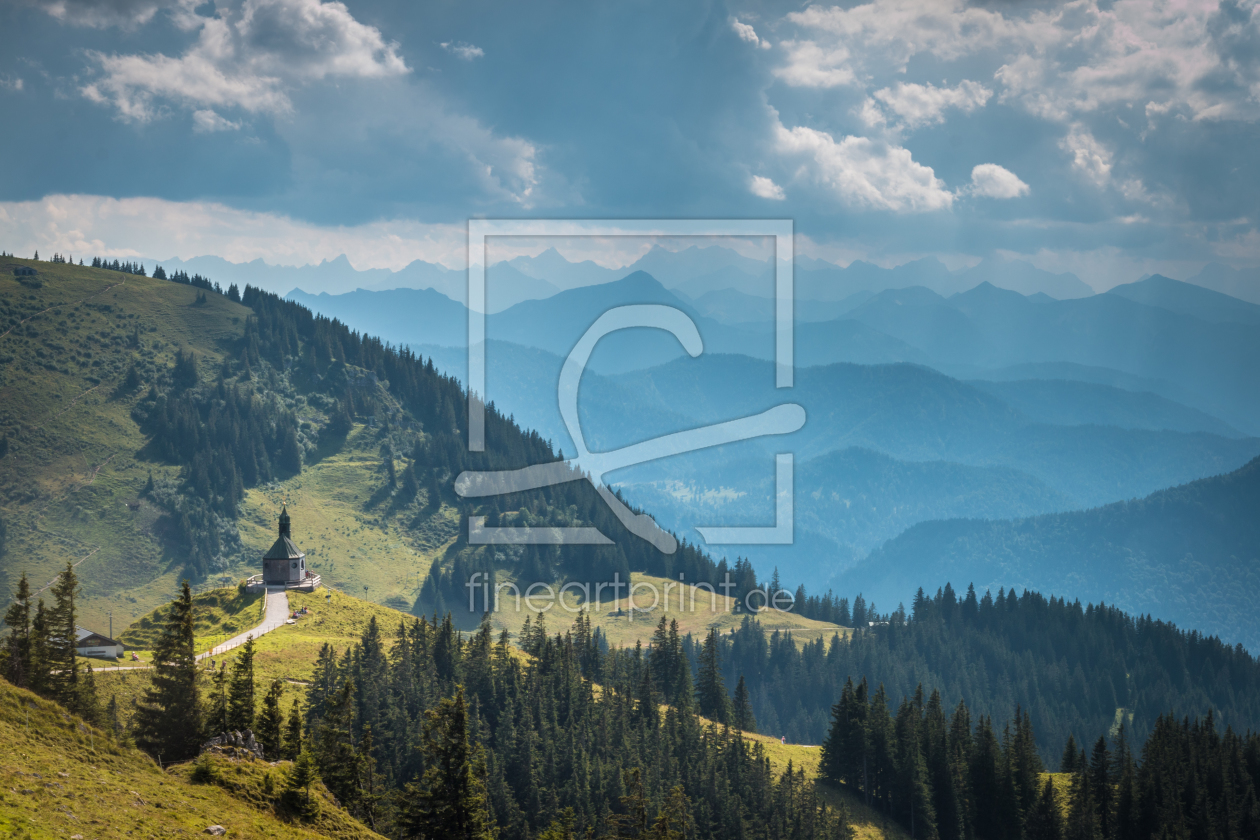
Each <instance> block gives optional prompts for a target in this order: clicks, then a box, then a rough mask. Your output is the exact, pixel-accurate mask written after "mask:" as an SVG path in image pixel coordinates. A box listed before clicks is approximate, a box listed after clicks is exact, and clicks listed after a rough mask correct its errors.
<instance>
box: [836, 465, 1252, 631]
mask: <svg viewBox="0 0 1260 840" xmlns="http://www.w3.org/2000/svg"><path fill="white" fill-rule="evenodd" d="M1257 510H1260V460H1256V461H1252V462H1250V463H1249V464H1247V465H1246V466H1244V467H1242V468H1241V469H1239V470H1236V471H1234V472H1232V473H1229V474H1227V475H1221V476H1217V477H1214V478H1205V479H1202V480H1200V481H1194V482H1191V483H1189V484H1185V485H1183V486H1180V487H1173V488H1170V489H1168V490H1161V491H1160V492H1158V493H1154V494H1152V495H1150V496H1148V497H1146V498H1144V499H1138V500H1134V501H1131V502H1119V503H1116V504H1112V505H1106V506H1105V507H1100V508H1096V509H1094V510H1087V511H1074V512H1071V513H1060V514H1048V515H1044V516H1037V517H1032V518H1029V519H1021V520H1015V521H1003V522H981V521H965V520H953V521H946V522H926V523H922V524H920V525H916V526H915V527H913V528H911V529H909V530H908V531H906V533H904V534H902V535H901V536H900V537H897V538H896V539H894V540H890V541H889V542H888V543H887V544H886V545H884V546H883V548H881V549H879V550H877V551H875V552H873V553H872V554H871V556H870V557H869V558H867V559H866V560H865V561H863V562H862V563H861V564H860V565H858V566H857V567H856V568H854V569H852V570H851V571H849V572H847V573H845V574H844V575H843V576H841V578H840V585H841V586H842V587H843V589H844V591H849V592H857V591H861V592H864V593H866V595H867V596H868V597H874V598H877V599H879V600H880V601H891V600H893V599H899V598H904V597H907V595H908V594H909V593H911V592H913V591H914V590H915V589H916V588H917V587H919V586H923V585H939V583H940V582H941V581H944V580H968V581H974V582H975V584H976V586H977V587H978V588H982V589H983V588H989V589H995V590H996V589H997V588H998V587H1000V586H1005V587H1007V588H1019V589H1023V588H1031V589H1038V590H1042V591H1063V592H1070V593H1072V594H1073V596H1074V597H1078V598H1081V599H1087V600H1092V601H1106V602H1107V603H1109V604H1115V605H1116V606H1118V607H1120V608H1122V609H1124V610H1126V611H1127V612H1130V613H1134V614H1143V613H1151V614H1154V615H1155V616H1157V617H1159V618H1163V619H1165V620H1168V621H1174V622H1176V623H1178V624H1180V625H1182V626H1185V627H1193V628H1196V629H1198V630H1200V631H1202V632H1204V633H1209V634H1217V635H1219V636H1221V638H1223V639H1225V640H1227V641H1228V642H1231V643H1233V642H1241V643H1242V644H1244V645H1246V646H1247V647H1248V648H1249V649H1250V650H1260V621H1258V620H1257V613H1256V609H1255V605H1256V603H1257V601H1258V599H1260V517H1257V516H1256V511H1257Z"/></svg>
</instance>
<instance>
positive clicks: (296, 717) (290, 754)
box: [284, 697, 302, 759]
mask: <svg viewBox="0 0 1260 840" xmlns="http://www.w3.org/2000/svg"><path fill="white" fill-rule="evenodd" d="M301 752H302V707H301V705H300V703H299V701H298V699H297V698H296V697H294V698H293V706H292V707H290V709H289V720H288V723H286V724H285V730H284V757H285V758H291V759H296V758H297V756H298V755H299V754H300V753H301Z"/></svg>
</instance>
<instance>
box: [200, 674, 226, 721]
mask: <svg viewBox="0 0 1260 840" xmlns="http://www.w3.org/2000/svg"><path fill="white" fill-rule="evenodd" d="M209 700H210V704H209V705H208V706H207V707H206V718H205V721H206V731H207V732H214V733H223V732H227V731H229V730H228V670H227V663H226V662H224V663H223V666H222V667H220V668H216V669H215V670H214V675H213V676H211V677H210V697H209Z"/></svg>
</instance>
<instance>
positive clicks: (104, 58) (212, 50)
mask: <svg viewBox="0 0 1260 840" xmlns="http://www.w3.org/2000/svg"><path fill="white" fill-rule="evenodd" d="M197 21H198V25H199V26H200V30H201V31H200V34H199V37H198V39H197V41H196V43H195V44H194V45H193V46H192V47H191V48H190V49H189V50H188V51H187V52H185V53H184V54H183V55H181V56H179V57H178V58H172V57H170V56H167V55H163V54H160V53H159V54H152V55H105V54H103V53H99V52H97V53H91V56H92V58H93V60H94V61H95V62H96V64H97V65H98V67H99V69H100V78H98V79H96V80H94V81H92V82H90V83H89V84H87V85H85V86H84V87H83V94H84V95H85V96H87V97H88V98H89V99H91V100H93V101H95V102H101V103H107V104H110V105H112V106H113V107H114V108H116V109H117V111H118V113H119V114H120V115H121V116H123V117H125V118H128V119H133V120H138V121H144V120H148V119H151V118H152V117H153V116H154V115H155V114H156V113H157V112H158V109H159V107H160V105H161V103H162V102H163V101H169V102H172V103H175V104H178V105H182V106H188V107H193V108H197V109H199V110H206V109H215V108H240V109H242V110H245V111H249V112H253V113H272V114H276V113H283V112H286V111H288V110H289V109H290V108H291V101H290V98H289V92H290V91H291V90H292V89H293V88H294V87H295V86H298V85H302V84H306V83H309V82H312V81H318V80H321V79H325V78H329V77H341V78H380V77H386V76H397V75H400V74H403V73H407V72H408V68H407V66H406V64H405V63H404V62H403V60H402V58H401V57H399V55H398V52H397V49H398V45H397V44H393V43H388V42H386V41H385V39H384V37H383V36H382V35H381V33H380V30H378V29H376V27H373V26H367V25H365V24H362V23H360V22H359V21H357V20H355V19H354V17H353V16H352V15H351V14H350V11H349V10H348V9H347V8H346V7H345V5H344V4H342V3H337V2H329V3H323V2H320V0H246V2H245V3H244V5H243V6H242V7H241V9H240V10H239V11H236V12H224V13H222V14H221V15H220V16H218V17H215V18H203V17H198V18H197ZM202 123H204V118H203V120H202ZM199 124H201V123H199Z"/></svg>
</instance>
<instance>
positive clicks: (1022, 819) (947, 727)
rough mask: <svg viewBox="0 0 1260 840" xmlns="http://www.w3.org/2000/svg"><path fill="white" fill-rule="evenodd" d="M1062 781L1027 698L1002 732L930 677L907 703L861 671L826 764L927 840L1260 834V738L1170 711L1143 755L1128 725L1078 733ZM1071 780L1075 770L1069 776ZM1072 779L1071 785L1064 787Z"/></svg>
mask: <svg viewBox="0 0 1260 840" xmlns="http://www.w3.org/2000/svg"><path fill="white" fill-rule="evenodd" d="M1060 763H1061V765H1062V766H1061V770H1062V771H1063V773H1064V774H1065V775H1066V779H1065V780H1064V781H1066V782H1067V784H1066V785H1062V784H1061V786H1059V787H1056V785H1055V782H1054V780H1053V779H1052V778H1050V777H1049V776H1046V775H1044V770H1045V768H1044V766H1043V764H1042V761H1041V758H1040V757H1039V756H1038V754H1037V749H1036V746H1035V737H1034V735H1033V731H1032V723H1031V720H1030V717H1029V715H1028V714H1027V713H1026V712H1024V711H1023V710H1021V709H1019V708H1018V707H1017V708H1016V710H1015V714H1014V717H1013V718H1012V720H1011V722H1010V723H1008V724H1007V725H1006V726H1004V727H1003V728H1002V730H1001V733H1000V737H999V734H998V732H997V731H995V729H994V726H993V723H992V720H991V718H989V717H987V716H979V717H978V718H975V719H973V717H972V714H971V712H970V711H969V710H968V708H967V705H966V704H965V703H962V702H959V703H958V705H957V706H956V707H955V708H954V710H953V711H952V713H951V712H949V711H948V710H947V709H946V708H945V706H944V704H943V703H942V700H941V695H940V692H938V691H933V692H932V693H931V696H930V697H928V698H927V699H926V700H925V699H924V692H923V688H922V686H919V687H918V688H917V689H916V690H915V692H914V695H913V696H912V697H903V698H902V700H901V702H900V703H899V705H898V706H897V709H896V712H895V713H894V712H893V711H892V710H891V708H890V697H889V695H888V693H887V692H886V691H885V689H884V686H883V685H880V686H879V687H878V688H877V689H876V690H874V691H871V689H870V687H869V685H868V684H867V681H866V680H865V679H862V680H860V681H859V682H858V683H856V684H855V683H854V682H853V680H851V679H850V680H847V681H846V682H845V686H844V689H843V691H842V692H841V695H840V700H839V702H837V703H836V704H835V705H834V706H833V707H832V723H831V727H830V730H829V732H828V734H827V739H826V741H825V742H824V743H823V747H822V760H821V765H820V773H821V775H822V776H823V777H824V778H826V779H829V780H830V781H832V782H835V783H837V784H842V785H844V786H846V787H848V788H850V789H852V790H854V791H856V792H857V793H859V794H860V795H861V796H862V797H863V798H864V800H865V801H866V803H867V804H869V805H872V806H873V807H877V808H879V809H880V810H882V811H883V812H885V813H887V814H889V815H890V816H893V817H895V818H896V819H897V821H898V822H899V823H900V824H901V825H902V826H904V827H905V828H906V829H907V830H908V831H909V832H910V835H911V837H916V838H925V840H964V839H965V838H975V840H998V839H999V838H1002V840H1148V838H1161V840H1162V838H1173V837H1177V838H1187V840H1191V839H1192V840H1234V839H1235V838H1237V840H1242V838H1248V837H1258V836H1260V800H1258V799H1257V787H1258V786H1260V735H1257V734H1255V733H1250V732H1249V733H1248V734H1246V735H1245V736H1244V735H1239V734H1237V733H1235V732H1234V731H1233V730H1232V729H1229V728H1226V730H1225V732H1224V733H1222V732H1220V731H1219V729H1218V726H1217V720H1216V718H1215V717H1214V716H1213V714H1212V713H1211V712H1209V713H1208V714H1207V715H1206V717H1204V718H1203V719H1201V720H1193V721H1192V720H1191V719H1190V718H1189V717H1184V718H1182V719H1181V720H1180V721H1179V720H1178V719H1177V717H1176V716H1175V715H1171V714H1167V715H1160V716H1159V717H1158V718H1157V719H1156V721H1155V726H1154V728H1153V730H1152V731H1151V734H1150V736H1149V737H1148V738H1147V739H1146V741H1145V744H1144V745H1143V746H1142V748H1141V752H1140V755H1135V753H1134V751H1133V749H1132V747H1131V746H1130V744H1129V735H1128V733H1127V731H1126V728H1125V727H1124V725H1123V724H1122V725H1121V726H1120V727H1118V729H1117V731H1116V734H1115V736H1114V737H1113V738H1111V739H1110V741H1109V739H1108V738H1107V736H1105V735H1099V736H1098V739H1097V740H1096V741H1095V742H1094V745H1093V748H1092V750H1091V751H1090V752H1089V754H1088V755H1087V754H1086V752H1085V750H1083V749H1080V748H1078V747H1077V744H1076V741H1075V739H1073V738H1071V737H1069V738H1068V741H1067V743H1066V745H1065V746H1064V751H1063V757H1062V759H1061V762H1060ZM1061 778H1062V777H1061ZM1064 788H1066V789H1064Z"/></svg>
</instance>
